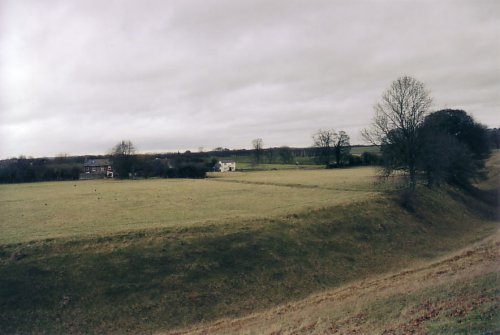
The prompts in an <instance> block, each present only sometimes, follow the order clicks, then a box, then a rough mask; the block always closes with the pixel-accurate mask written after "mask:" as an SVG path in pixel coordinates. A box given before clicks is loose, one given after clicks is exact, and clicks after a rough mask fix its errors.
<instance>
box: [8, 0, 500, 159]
mask: <svg viewBox="0 0 500 335" xmlns="http://www.w3.org/2000/svg"><path fill="white" fill-rule="evenodd" d="M499 13H500V1H495V0H491V1H488V0H478V1H474V0H470V1H458V0H450V1H445V0H439V1H438V0H433V1H404V0H398V1H396V0H392V1H389V0H387V1H382V0H380V1H356V0H354V1H353V0H346V1H337V0H328V1H326V0H325V1H321V0H304V1H293V0H278V1H275V0H262V1H260V0H257V1H255V0H251V1H237V0H178V1H177V0H165V1H162V0H158V1H149V0H147V1H145V0H135V1H132V0H129V1H125V0H120V1H110V0H107V1H102V0H62V1H57V0H54V1H53V0H12V1H9V0H0V158H5V157H11V156H18V155H20V154H24V155H32V156H55V155H57V154H59V153H69V154H103V153H106V152H107V151H108V150H109V149H110V148H111V147H112V146H113V145H114V144H116V143H117V142H118V141H120V140H121V139H130V140H132V141H133V142H134V143H135V145H136V146H137V147H138V149H139V150H140V151H143V152H154V151H174V150H175V151H177V150H185V149H191V150H193V149H194V150H197V148H198V147H204V148H206V149H207V150H208V149H212V148H215V147H218V146H223V147H228V148H245V147H246V148H249V147H250V146H251V140H252V139H254V138H259V137H260V138H262V139H263V140H264V146H265V147H270V146H281V145H289V146H309V145H311V143H312V140H311V135H312V134H313V133H314V132H315V131H316V130H318V129H319V128H333V129H336V130H345V131H347V133H348V134H349V135H350V136H351V139H352V141H351V142H352V143H362V139H361V136H360V134H359V133H360V130H361V129H362V128H364V127H367V126H368V125H369V124H370V121H371V118H372V115H373V105H374V104H375V103H376V102H377V101H378V99H379V98H380V96H381V95H382V93H383V92H384V91H385V90H386V89H387V88H388V87H389V85H390V83H391V82H392V81H393V80H395V79H396V78H397V77H399V76H401V75H411V76H413V77H415V78H416V79H418V80H420V81H422V82H424V83H425V85H426V87H427V88H428V89H430V90H431V92H432V96H433V98H434V105H433V109H434V110H438V109H441V108H461V109H464V110H466V111H467V112H469V113H471V114H472V115H473V116H474V117H475V118H476V120H477V121H479V122H481V123H484V124H486V125H488V126H490V127H498V126H500V118H499V113H498V108H499V104H500V101H499V99H500V98H499V92H500V42H499V41H500V14H499Z"/></svg>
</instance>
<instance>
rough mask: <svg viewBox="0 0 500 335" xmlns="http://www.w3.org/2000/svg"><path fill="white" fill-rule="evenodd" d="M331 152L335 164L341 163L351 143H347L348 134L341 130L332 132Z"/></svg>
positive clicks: (347, 153) (339, 164) (348, 151)
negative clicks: (333, 155)
mask: <svg viewBox="0 0 500 335" xmlns="http://www.w3.org/2000/svg"><path fill="white" fill-rule="evenodd" d="M333 152H334V154H335V161H336V163H337V166H341V165H343V162H344V161H345V158H346V157H347V156H348V155H349V153H350V152H351V144H350V143H349V135H347V133H346V132H345V131H343V130H341V131H339V132H338V133H334V136H333Z"/></svg>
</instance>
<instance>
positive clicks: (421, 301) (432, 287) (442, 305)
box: [168, 231, 500, 334]
mask: <svg viewBox="0 0 500 335" xmlns="http://www.w3.org/2000/svg"><path fill="white" fill-rule="evenodd" d="M499 261H500V233H499V232H498V231H497V233H496V234H495V235H494V236H491V237H489V238H487V239H485V240H483V241H482V242H480V243H476V244H475V245H472V246H470V247H469V248H466V249H463V250H461V251H459V252H456V253H454V254H452V255H450V256H448V257H446V258H444V259H441V260H438V261H435V262H431V263H428V264H421V265H420V266H417V267H415V268H413V269H409V270H405V271H401V272H397V273H392V274H387V275H384V276H379V277H372V278H368V279H366V280H362V281H357V282H353V283H351V284H348V285H345V286H343V287H340V288H338V289H335V290H331V291H328V292H326V293H322V294H319V295H314V296H311V297H309V298H307V299H305V300H302V301H299V302H295V303H289V304H286V305H282V306H280V307H277V308H274V309H271V310H268V311H265V312H260V313H256V314H252V315H250V316H247V317H243V318H237V319H223V320H219V321H217V322H213V323H209V324H205V325H201V326H198V327H195V328H191V329H187V330H179V331H173V332H170V333H168V334H410V333H411V334H427V333H472V334H476V333H490V332H492V331H493V332H494V331H497V332H498V331H500V320H499V319H498V317H499V302H500V296H499V294H498V293H499V292H498V291H499V288H500V285H499V284H500V282H499V270H500V268H499V267H500V262H499ZM492 323H493V324H496V326H497V327H496V329H495V330H492V329H491V328H490V329H488V327H491V324H492ZM488 325H489V326H488Z"/></svg>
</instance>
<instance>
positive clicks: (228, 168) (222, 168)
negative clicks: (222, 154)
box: [214, 161, 236, 172]
mask: <svg viewBox="0 0 500 335" xmlns="http://www.w3.org/2000/svg"><path fill="white" fill-rule="evenodd" d="M214 171H215V172H233V171H236V162H235V161H218V162H217V163H216V164H215V165H214Z"/></svg>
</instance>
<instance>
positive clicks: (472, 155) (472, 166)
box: [363, 76, 499, 192]
mask: <svg viewBox="0 0 500 335" xmlns="http://www.w3.org/2000/svg"><path fill="white" fill-rule="evenodd" d="M431 104H432V98H431V96H430V91H429V90H427V89H426V87H425V85H424V84H423V83H422V82H420V81H418V80H416V79H415V78H412V77H409V76H403V77H400V78H398V79H397V80H395V81H394V82H393V83H392V84H391V86H390V87H389V89H387V91H385V92H384V94H383V95H382V98H381V101H380V102H378V103H377V104H376V105H375V107H374V109H375V116H374V118H373V122H372V125H371V127H370V128H368V129H365V130H364V131H363V135H364V137H365V139H367V140H368V141H369V142H371V143H373V144H376V145H380V151H381V156H382V157H381V158H382V159H381V161H382V162H383V169H384V170H383V172H384V175H385V176H389V175H391V174H393V173H394V172H395V171H402V172H404V173H405V175H406V176H407V177H408V178H407V180H408V182H407V185H408V189H409V190H410V192H414V191H415V189H416V186H417V183H418V182H420V181H421V182H423V183H425V184H426V185H427V186H429V187H432V186H436V185H440V184H441V183H444V182H446V183H452V184H455V185H459V186H470V184H471V182H472V181H475V180H477V179H478V178H480V177H481V176H482V175H484V160H485V158H487V157H488V156H489V154H490V152H491V148H498V147H499V146H498V142H499V141H498V138H499V131H498V129H490V130H488V129H487V128H486V126H484V125H482V124H480V123H478V122H476V121H475V120H474V118H473V117H472V116H471V115H469V114H467V113H466V112H465V111H463V110H459V109H444V110H439V111H436V112H430V111H429V109H430V106H431Z"/></svg>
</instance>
